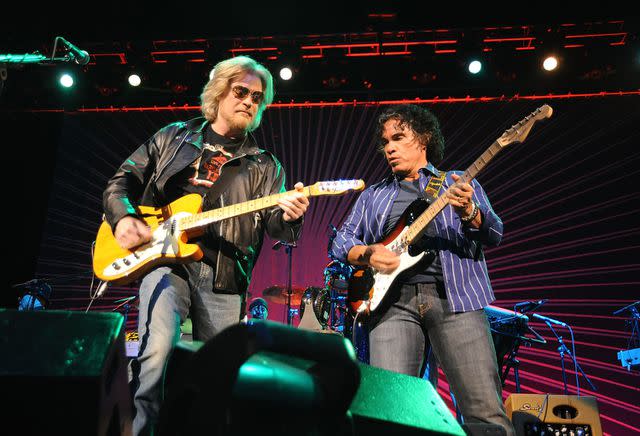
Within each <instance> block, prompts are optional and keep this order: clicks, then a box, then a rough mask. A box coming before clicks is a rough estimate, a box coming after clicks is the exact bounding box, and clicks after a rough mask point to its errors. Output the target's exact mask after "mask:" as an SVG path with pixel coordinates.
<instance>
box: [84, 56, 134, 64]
mask: <svg viewBox="0 0 640 436" xmlns="http://www.w3.org/2000/svg"><path fill="white" fill-rule="evenodd" d="M91 56H92V57H113V56H116V57H118V58H119V59H120V64H121V65H124V64H126V63H127V57H126V56H125V54H124V53H92V54H91ZM92 65H95V62H92Z"/></svg>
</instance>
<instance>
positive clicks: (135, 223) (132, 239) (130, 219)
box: [113, 215, 151, 250]
mask: <svg viewBox="0 0 640 436" xmlns="http://www.w3.org/2000/svg"><path fill="white" fill-rule="evenodd" d="M113 236H115V238H116V241H118V244H119V245H120V247H122V248H124V249H125V250H128V249H130V248H134V247H138V246H140V245H142V244H144V243H145V242H149V241H150V240H151V228H150V227H149V226H147V225H146V224H145V223H144V222H143V221H141V220H139V219H138V218H136V217H134V216H131V215H128V216H125V217H124V218H122V219H121V220H120V221H118V224H116V229H115V232H114V234H113Z"/></svg>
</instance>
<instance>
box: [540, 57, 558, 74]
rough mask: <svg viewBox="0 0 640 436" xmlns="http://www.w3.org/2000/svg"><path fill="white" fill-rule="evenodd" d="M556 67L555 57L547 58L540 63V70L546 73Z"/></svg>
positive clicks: (556, 60)
mask: <svg viewBox="0 0 640 436" xmlns="http://www.w3.org/2000/svg"><path fill="white" fill-rule="evenodd" d="M557 66H558V59H556V58H555V56H549V57H547V58H546V59H545V60H544V62H542V68H544V69H545V70H546V71H553V70H555V69H556V67H557Z"/></svg>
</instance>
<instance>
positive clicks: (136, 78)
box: [128, 74, 142, 86]
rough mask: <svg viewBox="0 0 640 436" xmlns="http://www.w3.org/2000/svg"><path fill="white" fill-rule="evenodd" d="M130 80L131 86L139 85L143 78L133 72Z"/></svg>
mask: <svg viewBox="0 0 640 436" xmlns="http://www.w3.org/2000/svg"><path fill="white" fill-rule="evenodd" d="M128 80H129V85H131V86H138V85H140V83H142V79H140V76H138V75H137V74H131V75H130V76H129V79H128Z"/></svg>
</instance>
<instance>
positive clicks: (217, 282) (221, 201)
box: [215, 153, 247, 287]
mask: <svg viewBox="0 0 640 436" xmlns="http://www.w3.org/2000/svg"><path fill="white" fill-rule="evenodd" d="M245 156H247V154H246V153H245V154H242V155H240V156H235V157H233V158H231V159H229V160H228V161H226V162H225V163H223V164H222V165H221V166H220V173H219V174H218V178H220V177H221V176H222V171H223V170H224V166H225V165H226V164H228V163H229V162H231V161H232V160H235V159H240V158H242V157H245ZM220 207H224V192H223V193H222V194H220ZM225 221H226V220H222V221H220V236H221V237H222V235H224V232H223V230H224V228H225ZM220 256H221V253H220V244H218V256H217V258H216V277H215V284H220V282H219V281H218V277H220V276H219V275H218V272H219V269H220ZM216 287H217V286H216Z"/></svg>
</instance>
